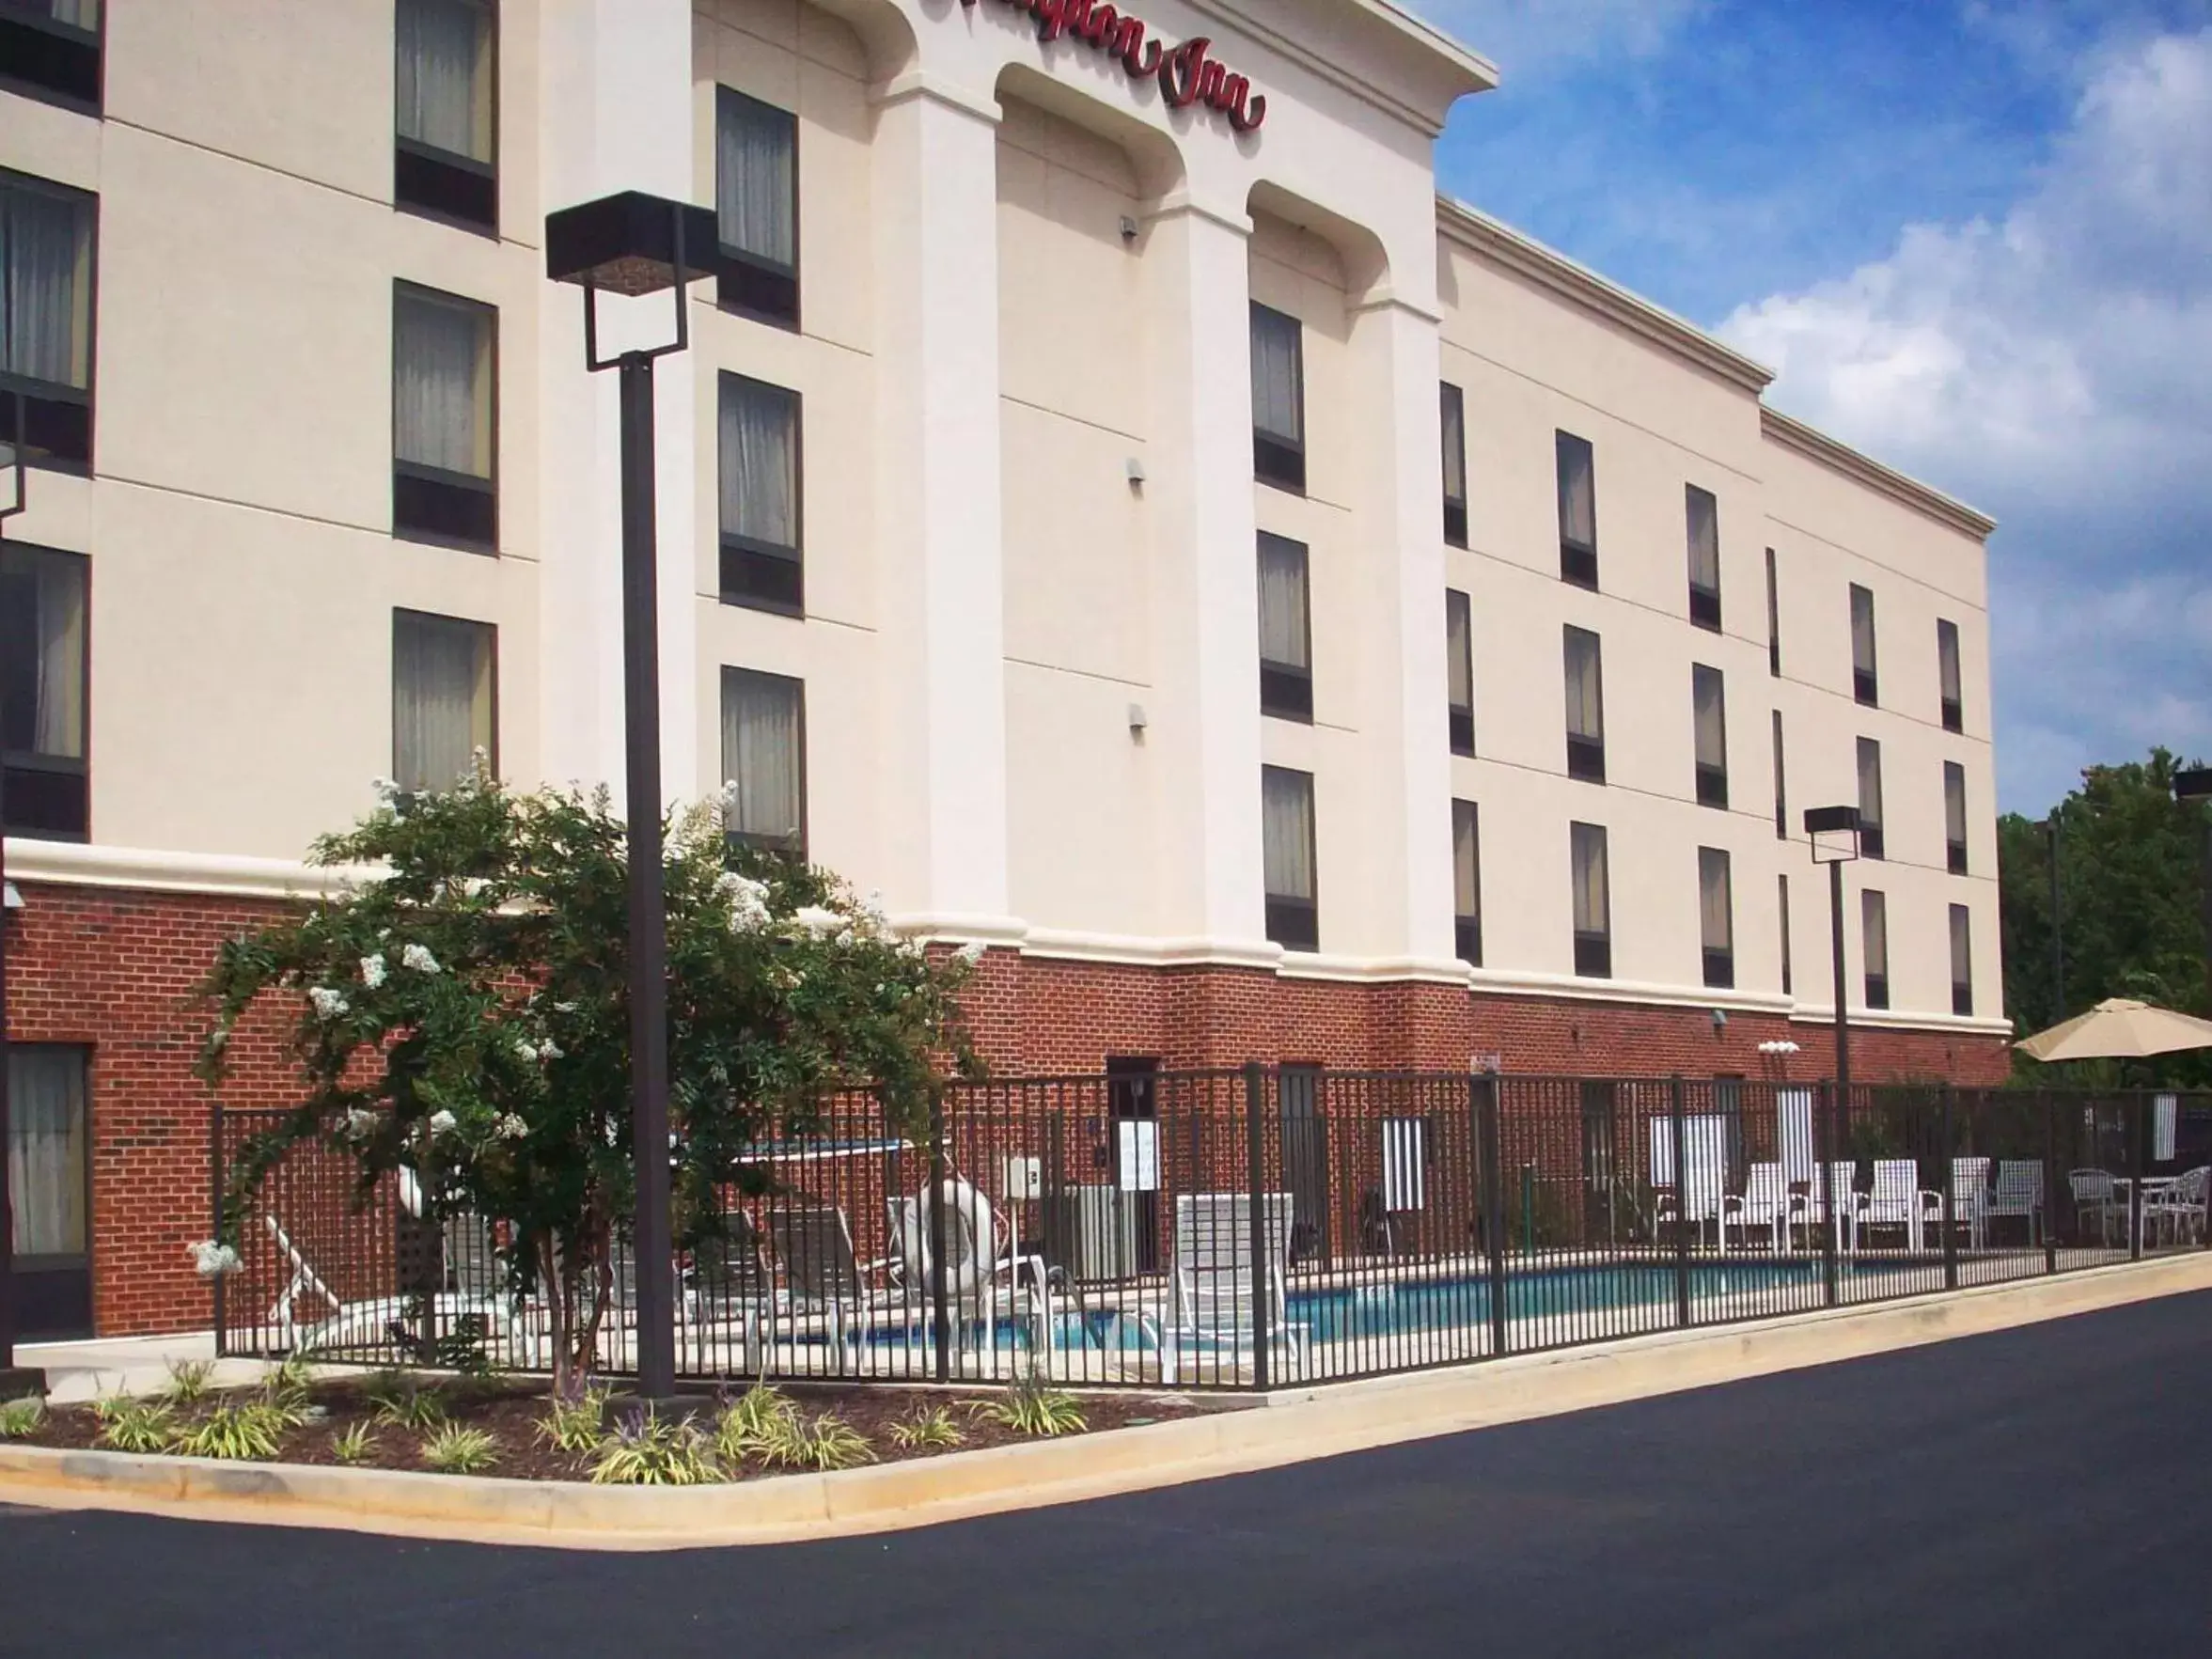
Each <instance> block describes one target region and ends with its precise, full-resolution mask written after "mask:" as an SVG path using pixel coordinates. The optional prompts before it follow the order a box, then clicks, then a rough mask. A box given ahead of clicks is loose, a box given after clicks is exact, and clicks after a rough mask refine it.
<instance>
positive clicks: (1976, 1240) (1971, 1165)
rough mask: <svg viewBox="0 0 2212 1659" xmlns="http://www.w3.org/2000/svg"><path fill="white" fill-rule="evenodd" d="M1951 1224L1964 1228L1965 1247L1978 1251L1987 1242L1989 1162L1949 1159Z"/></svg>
mask: <svg viewBox="0 0 2212 1659" xmlns="http://www.w3.org/2000/svg"><path fill="white" fill-rule="evenodd" d="M1951 1221H1952V1225H1953V1227H1954V1228H1961V1227H1963V1228H1964V1229H1966V1233H1967V1244H1968V1246H1969V1248H1971V1249H1976V1250H1979V1249H1981V1248H1983V1247H1984V1246H1985V1245H1986V1244H1988V1243H1989V1160H1988V1159H1987V1158H1953V1159H1952V1160H1951Z"/></svg>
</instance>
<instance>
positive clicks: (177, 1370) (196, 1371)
mask: <svg viewBox="0 0 2212 1659" xmlns="http://www.w3.org/2000/svg"><path fill="white" fill-rule="evenodd" d="M214 1378H215V1362H214V1361H213V1360H212V1359H172V1360H171V1361H169V1385H168V1386H167V1387H166V1388H165V1389H163V1390H162V1392H163V1394H164V1395H165V1396H166V1397H167V1399H168V1401H169V1402H170V1403H171V1404H173V1405H197V1404H198V1403H199V1402H200V1401H203V1400H205V1399H206V1398H207V1397H208V1390H209V1389H210V1388H211V1387H212V1386H213V1385H214Z"/></svg>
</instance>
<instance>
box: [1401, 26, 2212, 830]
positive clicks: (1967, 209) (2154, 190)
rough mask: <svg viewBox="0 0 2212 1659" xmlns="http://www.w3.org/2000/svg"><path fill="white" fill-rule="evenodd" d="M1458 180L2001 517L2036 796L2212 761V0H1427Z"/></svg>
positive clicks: (1795, 395)
mask: <svg viewBox="0 0 2212 1659" xmlns="http://www.w3.org/2000/svg"><path fill="white" fill-rule="evenodd" d="M1414 4H1415V8H1416V9H1418V10H1420V11H1421V12H1422V13H1424V14H1425V15H1426V16H1428V17H1430V18H1431V19H1432V20H1434V21H1435V22H1436V23H1439V24H1441V25H1442V26H1444V27H1445V28H1447V29H1449V30H1450V31H1451V32H1452V33H1453V34H1454V35H1456V36H1457V37H1458V38H1459V39H1463V40H1465V41H1466V42H1467V44H1468V45H1470V46H1472V47H1473V48H1474V49H1475V50H1477V51H1478V52H1481V53H1483V55H1485V56H1487V57H1489V58H1490V59H1491V60H1492V61H1493V62H1495V63H1496V64H1498V67H1499V70H1500V71H1501V74H1502V80H1503V85H1502V86H1501V87H1500V89H1499V90H1498V91H1497V92H1494V93H1488V94H1485V95H1483V97H1480V98H1476V99H1470V100H1467V101H1466V102H1463V103H1462V105H1461V106H1460V108H1459V110H1458V111H1457V112H1456V114H1455V115H1454V117H1453V118H1452V122H1451V129H1450V130H1449V131H1448V132H1447V133H1446V134H1445V137H1444V141H1443V143H1442V145H1441V146H1440V148H1439V151H1438V166H1439V171H1440V174H1441V176H1442V179H1443V182H1444V187H1445V188H1446V189H1448V190H1450V191H1451V192H1452V193H1454V194H1455V195H1458V196H1464V197H1465V198H1467V200H1469V201H1472V202H1474V203H1475V204H1476V205H1477V206H1479V207H1482V208H1483V209H1484V210H1486V211H1490V212H1493V213H1496V214H1498V216H1499V217H1501V218H1503V219H1506V220H1507V221H1509V222H1510V223H1513V224H1514V225H1518V226H1520V227H1523V228H1525V229H1527V230H1529V231H1530V233H1531V234H1533V235H1535V236H1537V237H1539V238H1541V239H1542V240H1544V241H1545V242H1548V243H1552V244H1553V245H1554V246H1556V247H1560V248H1562V249H1564V250H1565V251H1567V252H1568V253H1571V254H1573V255H1574V256H1575V257H1576V258H1579V259H1582V260H1583V261H1585V262H1586V263H1589V264H1591V265H1593V266H1595V267H1597V268H1598V269H1599V270H1602V271H1604V272H1605V273H1606V274H1608V275H1609V276H1611V277H1613V278H1614V279H1615V280H1616V281H1620V282H1623V283H1625V284H1626V285H1627V286H1628V287H1630V288H1633V289H1635V290H1638V291H1639V292H1640V293H1643V294H1646V295H1648V296H1650V297H1651V298H1652V299H1654V300H1656V301H1657V302H1659V303H1660V304H1661V305H1667V306H1669V307H1670V308H1671V309H1673V310H1676V311H1679V312H1681V313H1683V314H1684V315H1685V316H1687V317H1689V318H1691V319H1692V320H1694V321H1698V322H1700V323H1702V324H1703V325H1704V326H1706V327H1708V328H1711V329H1714V330H1715V331H1717V332H1718V333H1719V334H1721V335H1723V336H1725V337H1727V338H1729V339H1730V340H1732V341H1733V342H1734V343H1735V344H1737V345H1738V346H1740V347H1742V348H1743V349H1745V350H1746V351H1748V352H1750V353H1751V355H1753V356H1754V357H1757V358H1758V359H1760V360H1761V361H1762V362H1765V363H1766V364H1767V365H1769V366H1770V367H1772V368H1777V369H1778V370H1780V378H1779V379H1778V380H1777V382H1776V383H1775V385H1774V386H1773V387H1772V388H1771V390H1770V391H1769V393H1768V400H1769V401H1770V402H1772V403H1773V404H1774V405H1775V407H1777V408H1780V409H1783V410H1786V411H1788V412H1790V413H1791V414H1794V415H1801V416H1803V417H1804V418H1806V419H1809V420H1812V422H1814V423H1815V424H1816V425H1819V426H1821V427H1822V428H1824V429H1825V430H1829V431H1832V432H1834V433H1836V434H1837V435H1838V436H1840V437H1842V438H1843V439H1845V440H1846V441H1849V442H1851V443H1854V444H1857V445H1859V446H1861V447H1863V448H1865V449H1867V450H1868V451H1869V452H1870V453H1872V454H1874V455H1875V456H1877V457H1879V458H1880V459H1882V460H1884V461H1887V462H1890V463H1891V464H1893V465H1896V466H1899V467H1902V468H1903V469H1904V470H1905V471H1906V472H1909V473H1912V474H1913V475H1915V476H1916V477H1923V478H1925V479H1927V480H1928V481H1929V482H1930V483H1933V484H1936V485H1937V486H1938V487H1940V488H1943V489H1946V490H1949V491H1951V492H1952V493H1955V494H1958V495H1960V496H1962V497H1964V498H1965V499H1967V500H1968V501H1970V502H1972V503H1973V504H1974V505H1975V506H1977V507H1980V508H1983V509H1985V510H1987V511H1988V512H1990V513H1991V514H1992V515H1993V516H1995V517H1996V518H1998V519H1999V520H2000V524H2001V527H2000V530H1999V532H1998V534H1997V537H1996V538H1995V539H1994V540H1993V541H1992V543H1991V550H1990V551H1991V556H1990V589H1991V610H1992V615H1993V627H1994V633H1995V675H1996V681H1997V738H1998V773H1999V794H2000V805H2001V806H2003V807H2005V808H2006V809H2007V810H2017V811H2023V812H2027V813H2029V814H2031V815H2039V814H2040V813H2041V812H2042V810H2043V809H2044V808H2045V807H2046V806H2047V805H2048V804H2049V803H2050V802H2051V801H2052V800H2054V799H2055V798H2057V796H2059V795H2060V794H2062V793H2063V791H2064V790H2066V789H2067V788H2069V787H2070V786H2071V785H2072V784H2073V782H2074V781H2075V779H2076V776H2077V775H2078V774H2079V770H2080V768H2081V767H2083V766H2084V765H2087V764H2089V763H2091V762H2093V761H2096V760H2117V759H2128V758H2131V757H2135V756H2140V755H2141V754H2142V753H2143V752H2144V751H2145V750H2147V749H2148V748H2149V747H2150V745H2151V744H2153V743H2165V744H2167V745H2168V746H2170V747H2173V748H2175V749H2179V750H2182V751H2185V752H2188V753H2191V754H2198V755H2204V754H2212V0H1920V3H1918V4H1909V3H1905V0H1414Z"/></svg>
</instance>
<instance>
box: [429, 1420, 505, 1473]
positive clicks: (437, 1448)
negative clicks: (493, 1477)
mask: <svg viewBox="0 0 2212 1659" xmlns="http://www.w3.org/2000/svg"><path fill="white" fill-rule="evenodd" d="M498 1461H499V1443H498V1442H497V1441H495V1440H494V1439H493V1438H492V1436H491V1435H489V1434H487V1433H485V1432H484V1431H483V1430H481V1429H464V1428H463V1427H462V1426H461V1425H460V1424H459V1423H445V1424H441V1425H440V1426H439V1427H437V1428H435V1429H433V1430H431V1432H430V1433H428V1434H426V1435H424V1436H423V1441H422V1464H423V1467H424V1468H426V1469H435V1470H436V1471H437V1472H438V1473H439V1474H441V1475H480V1474H482V1473H483V1472H484V1471H485V1470H486V1469H488V1468H490V1467H491V1466H492V1465H493V1464H494V1463H497V1462H498Z"/></svg>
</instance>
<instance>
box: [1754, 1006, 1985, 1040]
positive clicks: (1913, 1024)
mask: <svg viewBox="0 0 2212 1659" xmlns="http://www.w3.org/2000/svg"><path fill="white" fill-rule="evenodd" d="M1790 1021H1791V1024H1793V1025H1806V1026H1813V1027H1817V1028H1818V1030H1819V1033H1820V1034H1821V1035H1824V1036H1825V1035H1826V1034H1828V1033H1829V1032H1832V1031H1833V1030H1834V1029H1835V1028H1836V1012H1835V1009H1824V1008H1816V1007H1813V1006H1812V1005H1811V1004H1805V1003H1800V1004H1799V1005H1798V1007H1797V1009H1796V1012H1795V1013H1793V1014H1791V1016H1790ZM1851 1030H1852V1032H1853V1034H1854V1035H1856V1034H1858V1033H1859V1032H1862V1031H1922V1032H1926V1031H1934V1032H1938V1033H1943V1034H1946V1035H1950V1036H1954V1037H2001V1038H2003V1039H2005V1040H2006V1041H2008V1042H2009V1041H2011V1040H2012V1035H2013V1023H2012V1022H2011V1021H2010V1020H1992V1019H1979V1018H1975V1019H1961V1018H1960V1017H1959V1016H1958V1015H1957V1014H1952V1013H1934V1012H1931V1013H1924V1014H1922V1013H1914V1012H1913V1011H1912V1010H1911V1009H1852V1010H1851Z"/></svg>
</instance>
